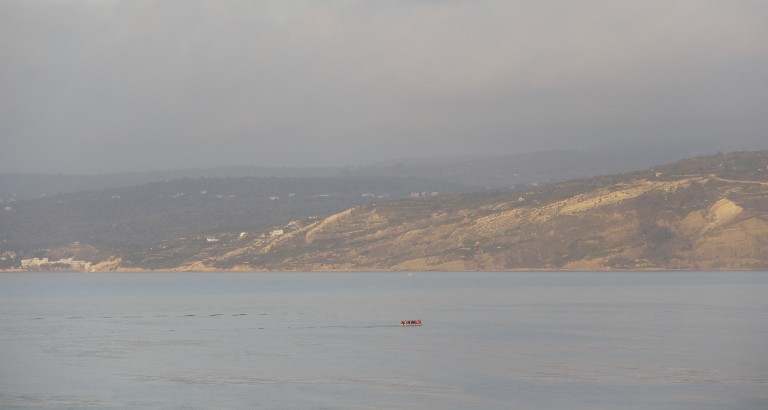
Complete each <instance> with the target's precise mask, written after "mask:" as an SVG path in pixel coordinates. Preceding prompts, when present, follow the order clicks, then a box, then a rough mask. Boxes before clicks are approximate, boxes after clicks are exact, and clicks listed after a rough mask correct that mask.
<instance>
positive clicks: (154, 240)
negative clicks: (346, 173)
mask: <svg viewBox="0 0 768 410" xmlns="http://www.w3.org/2000/svg"><path fill="white" fill-rule="evenodd" d="M477 189H482V188H481V187H472V186H467V185H460V184H451V183H444V182H436V181H426V180H422V179H417V178H396V177H334V178H325V177H316V178H254V177H239V178H195V179H178V180H172V181H164V182H156V183H150V184H145V185H139V186H134V187H126V188H114V189H107V190H95V191H86V192H78V193H72V194H66V195H57V196H53V197H46V198H36V199H29V200H22V201H15V202H10V203H6V204H4V205H3V206H2V207H0V253H2V252H3V251H6V250H8V251H15V252H17V253H22V254H25V255H27V256H29V255H30V252H32V251H34V250H36V249H38V250H39V249H51V248H56V247H62V246H68V245H69V244H71V243H73V242H80V243H81V244H86V245H93V246H96V247H97V248H98V249H99V250H101V251H102V252H101V254H102V255H112V254H120V255H123V256H124V257H127V255H129V254H131V253H133V252H139V253H141V252H144V251H145V250H146V249H149V248H157V247H158V246H166V245H167V244H168V243H171V244H173V243H177V242H178V243H182V242H183V243H195V239H194V238H199V237H203V242H205V236H207V235H223V234H224V233H239V232H243V231H247V232H265V231H268V230H269V229H271V228H272V227H273V226H275V225H280V224H286V223H288V222H290V221H291V220H294V219H300V218H307V217H310V216H324V215H329V214H332V213H336V212H340V211H343V210H344V209H347V208H350V207H354V206H357V205H361V204H369V203H373V202H376V201H383V200H385V199H397V198H404V197H410V195H411V193H413V192H419V193H421V192H429V194H430V195H431V193H432V192H442V193H459V192H467V191H472V190H477ZM182 238H185V239H182ZM197 242H199V240H198V241H197ZM75 256H77V255H75ZM89 256H90V255H89Z"/></svg>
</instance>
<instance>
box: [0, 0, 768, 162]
mask: <svg viewBox="0 0 768 410" xmlns="http://www.w3.org/2000/svg"><path fill="white" fill-rule="evenodd" d="M766 148H768V2H766V1H764V0H643V1H636V0H630V1H622V0H610V1H609V0H580V1H572V0H547V1H541V0H504V1H492V0H387V1H377V0H367V1H366V0H361V1H355V0H338V1H334V0H327V1H326V0H277V1H259V0H242V1H241V0H217V1H213V0H210V1H200V0H166V1H145V0H122V1H121V0H55V1H47V0H27V1H16V0H0V172H43V173H86V174H87V173H104V172H124V171H142V170H167V169H179V168H201V167H202V168H205V167H214V166H221V165H262V166H350V165H351V166H355V165H364V164H368V163H373V162H377V161H383V160H390V159H396V158H408V157H434V156H441V155H460V154H515V153H522V152H531V151H541V150H551V149H578V150H585V151H598V152H611V153H617V155H618V154H621V155H645V156H654V155H658V156H660V157H663V156H670V155H680V156H681V157H682V156H687V155H692V154H701V153H709V152H716V151H718V150H723V151H733V150H749V149H766Z"/></svg>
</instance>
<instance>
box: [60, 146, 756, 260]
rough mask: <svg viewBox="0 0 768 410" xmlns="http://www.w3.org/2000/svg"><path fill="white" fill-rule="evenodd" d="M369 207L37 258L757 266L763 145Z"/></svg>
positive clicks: (234, 222) (63, 249)
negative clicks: (513, 189)
mask: <svg viewBox="0 0 768 410" xmlns="http://www.w3.org/2000/svg"><path fill="white" fill-rule="evenodd" d="M350 181H352V180H350ZM348 182H349V181H348ZM358 182H359V183H361V184H363V185H364V186H367V185H366V184H365V183H363V182H362V181H360V180H358ZM186 183H187V184H191V185H190V187H191V188H190V189H187V190H186V191H189V192H193V193H194V192H198V194H197V195H198V196H199V189H201V187H200V186H198V185H196V183H195V182H194V181H191V180H190V181H186ZM174 189H175V188H174ZM171 191H173V190H171ZM171 191H167V192H171ZM186 191H185V192H186ZM318 192H319V191H318ZM105 194H108V193H105ZM280 195H285V193H280ZM189 196H193V195H189ZM208 198H210V197H208ZM281 198H282V197H281ZM108 199H110V198H109V197H106V198H105V199H104V200H108ZM121 199H122V198H121ZM179 199H180V198H166V199H164V200H166V201H170V200H179ZM183 200H186V201H191V200H192V198H187V199H183ZM281 201H282V199H281ZM273 202H274V201H273ZM371 202H374V201H371ZM375 202H376V203H375V204H374V203H366V204H362V205H358V206H354V207H350V208H348V209H338V210H337V211H332V212H336V213H334V214H333V215H331V216H326V217H323V216H322V214H320V213H317V214H311V215H310V214H306V213H305V215H304V216H302V217H299V218H295V219H293V220H290V221H288V220H285V221H283V222H282V223H280V224H279V226H278V225H275V226H256V225H255V224H250V225H249V223H248V222H247V221H246V220H245V219H243V218H242V216H241V215H234V217H233V218H232V219H231V223H230V224H228V225H221V226H216V227H206V226H203V225H201V226H199V231H198V232H199V233H200V234H202V235H208V237H210V238H212V241H210V242H209V241H207V240H206V238H207V237H206V236H202V237H201V236H197V237H184V238H178V237H175V238H173V239H165V240H162V241H159V242H155V243H153V244H152V246H149V245H146V246H143V247H142V246H139V245H141V243H138V244H134V246H133V247H132V248H131V249H130V250H126V249H122V248H116V247H113V249H112V250H110V251H109V252H106V251H105V249H106V247H105V245H104V244H102V243H100V242H96V241H94V242H88V241H85V242H84V243H81V244H77V245H69V246H60V247H58V248H54V249H49V250H48V254H47V255H49V256H54V255H56V256H58V257H66V256H76V257H78V256H80V255H83V254H87V255H90V256H91V257H92V259H91V260H92V261H94V262H100V264H98V265H96V269H99V270H132V269H139V270H147V269H149V270H152V269H174V270H190V271H193V270H301V271H308V270H514V269H562V270H580V269H586V270H621V269H647V270H655V269H703V270H728V269H752V270H767V269H768V151H760V152H741V153H730V154H718V155H715V156H709V157H701V158H694V159H689V160H684V161H679V162H676V163H673V164H669V165H664V166H659V167H655V168H654V169H649V170H645V171H639V172H633V173H628V174H619V175H609V176H601V177H594V178H590V179H582V180H574V181H569V182H564V183H559V184H553V185H547V186H542V187H536V188H533V189H527V190H519V191H516V192H512V193H510V192H496V193H476V194H454V195H440V196H437V197H431V196H429V195H427V196H426V197H419V198H409V199H400V200H390V201H383V200H382V199H377V200H376V201H375ZM337 205H340V204H337ZM211 206H213V205H211ZM170 217H171V215H165V216H164V217H157V218H155V219H153V221H159V222H158V223H166V224H167V223H171V222H170V221H164V218H170ZM202 220H204V218H201V221H202ZM201 224H202V222H201ZM119 227H120V225H117V226H116V227H115V229H119ZM239 232H242V234H241V233H239ZM97 251H99V252H97ZM94 255H95V256H94Z"/></svg>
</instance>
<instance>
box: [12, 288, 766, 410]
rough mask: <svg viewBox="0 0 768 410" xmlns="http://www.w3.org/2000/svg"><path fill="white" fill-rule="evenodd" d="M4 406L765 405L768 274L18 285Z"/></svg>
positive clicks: (535, 407)
mask: <svg viewBox="0 0 768 410" xmlns="http://www.w3.org/2000/svg"><path fill="white" fill-rule="evenodd" d="M403 319H422V320H423V321H424V326H422V327H407V328H402V327H400V326H397V324H398V323H399V322H400V320H403ZM0 407H2V408H68V407H69V408H89V407H90V408H130V407H138V408H211V407H214V408H264V409H337V408H349V409H380V408H390V409H397V408H402V409H406V408H407V409H438V408H439V409H469V408H486V409H697V410H698V409H762V410H764V409H768V273H610V274H608V273H413V274H408V273H280V274H277V273H275V274H232V273H204V274H202V273H200V274H189V273H183V274H182V273H167V274H165V273H163V274H157V273H154V274H79V273H49V274H48V273H46V274H28V273H24V274H0Z"/></svg>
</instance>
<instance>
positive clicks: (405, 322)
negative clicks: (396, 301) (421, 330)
mask: <svg viewBox="0 0 768 410" xmlns="http://www.w3.org/2000/svg"><path fill="white" fill-rule="evenodd" d="M400 326H421V319H416V320H401V321H400Z"/></svg>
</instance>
